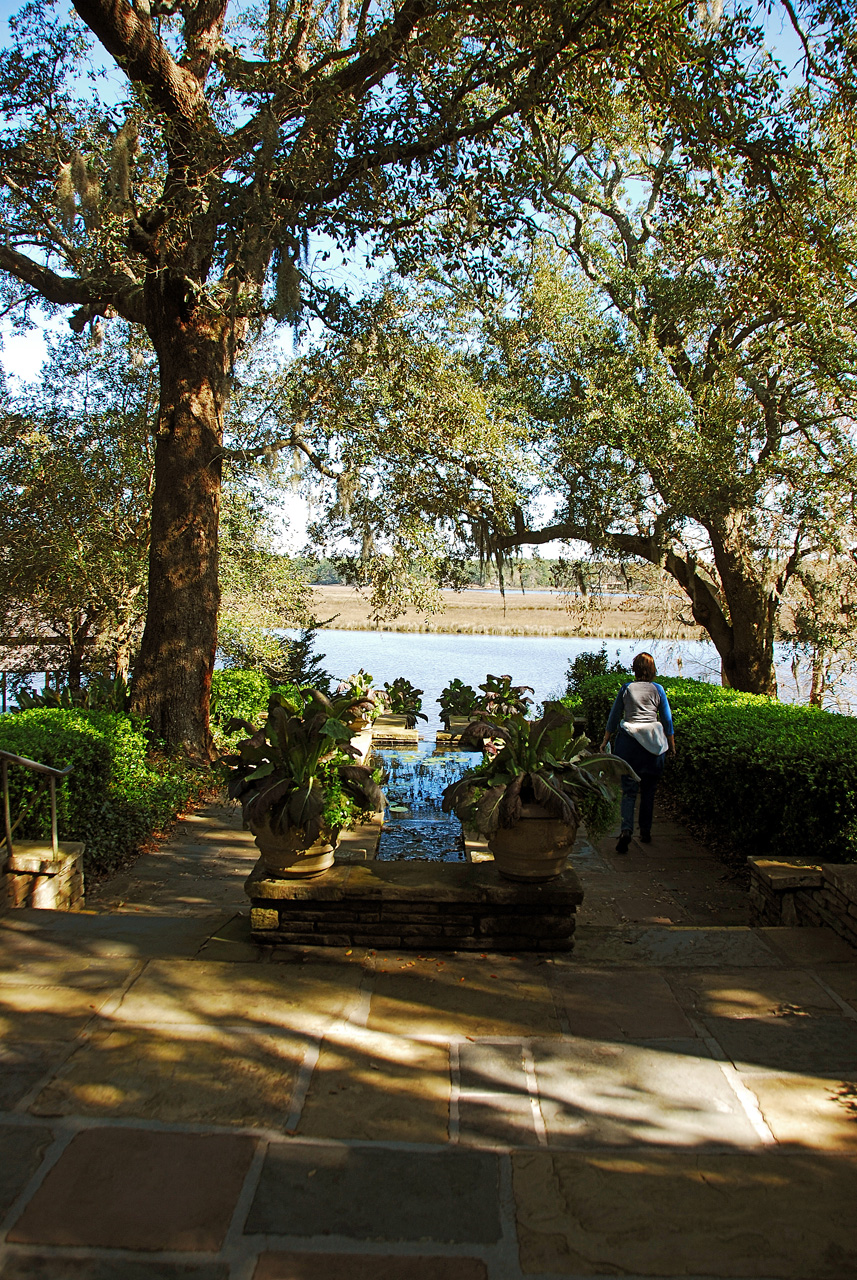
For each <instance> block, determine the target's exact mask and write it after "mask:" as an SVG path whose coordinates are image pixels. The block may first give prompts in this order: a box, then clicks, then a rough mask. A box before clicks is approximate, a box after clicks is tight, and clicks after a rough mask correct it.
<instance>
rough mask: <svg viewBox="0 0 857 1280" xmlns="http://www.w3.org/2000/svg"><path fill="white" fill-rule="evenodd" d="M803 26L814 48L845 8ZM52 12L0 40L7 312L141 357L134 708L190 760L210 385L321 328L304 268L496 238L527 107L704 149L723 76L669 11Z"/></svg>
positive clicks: (213, 575) (221, 387) (204, 654)
mask: <svg viewBox="0 0 857 1280" xmlns="http://www.w3.org/2000/svg"><path fill="white" fill-rule="evenodd" d="M824 6H825V8H826V10H829V13H828V14H827V18H828V26H829V28H830V29H832V30H833V29H836V25H835V23H836V19H838V18H840V17H842V14H840V13H838V12H834V11H835V10H837V8H843V9H844V13H845V16H846V17H847V6H844V7H843V6H841V5H840V6H837V4H836V2H835V0H830V2H828V0H824ZM715 8H716V6H714V5H712V10H714V9H715ZM74 9H75V11H76V15H77V16H76V18H73V20H72V21H71V22H70V23H67V24H63V23H62V22H60V21H58V20H57V19H56V17H55V16H54V14H53V11H52V10H51V8H50V6H49V4H48V3H47V0H32V3H30V4H29V5H27V6H26V7H25V9H23V10H22V13H21V15H20V17H19V18H18V19H17V20H15V21H14V22H13V24H12V32H13V39H12V47H11V48H10V50H9V51H8V53H7V57H6V60H5V63H4V67H3V72H2V81H0V108H2V112H3V116H4V118H5V122H6V123H5V127H4V130H3V133H2V139H0V187H2V205H3V209H2V214H3V236H2V244H0V269H2V270H3V271H4V272H5V273H6V276H7V280H8V281H9V291H10V293H11V294H12V295H13V296H12V297H11V298H10V300H9V301H10V305H11V303H12V302H14V301H16V300H17V301H20V302H23V303H25V304H26V303H28V302H29V303H32V302H33V301H34V300H36V299H39V300H41V302H42V303H45V302H47V303H48V304H50V305H53V306H55V307H57V308H69V309H72V311H73V314H72V319H71V323H72V325H73V327H75V328H76V329H78V330H79V331H82V330H83V329H84V328H85V327H86V326H87V324H94V323H98V321H99V319H100V318H102V317H103V318H109V317H111V316H113V315H118V316H121V317H123V318H124V319H126V320H128V321H130V322H132V323H134V324H138V325H140V326H142V327H143V328H144V329H145V331H146V333H147V335H148V337H149V339H150V341H151V343H152V346H153V348H154V350H155V353H156V356H157V360H158V372H159V408H158V416H157V425H156V447H155V484H154V493H153V504H152V516H151V551H150V562H149V577H148V613H147V619H146V628H145V632H144V636H143V641H142V647H141V651H140V656H139V660H138V663H137V668H136V671H135V679H134V709H135V710H136V711H137V712H139V713H142V714H143V715H145V716H147V717H148V718H149V721H150V724H151V727H152V729H153V731H154V733H155V734H156V735H157V736H159V737H161V738H163V739H164V740H165V741H166V742H167V744H168V745H170V746H177V745H179V744H184V745H186V746H188V747H189V748H190V749H191V750H192V751H194V752H195V753H205V751H206V750H207V748H208V744H209V741H210V739H209V737H208V728H207V710H208V693H209V687H210V674H211V668H212V663H213V658H214V652H215V644H216V626H217V610H218V541H217V538H218V532H217V531H218V515H219V502H220V487H221V466H222V456H221V448H222V432H223V421H224V413H225V409H226V404H227V400H228V396H229V392H230V384H231V377H232V370H233V365H234V362H235V359H236V356H237V355H238V353H239V352H240V351H241V348H242V346H243V345H244V344H245V343H246V342H247V341H248V340H249V339H250V338H251V337H252V335H253V332H254V330H255V327H256V326H257V325H258V324H259V323H260V322H261V321H262V320H263V319H264V318H265V317H266V316H275V317H278V318H280V319H284V320H287V321H289V322H297V321H298V320H299V319H300V316H301V315H302V314H310V315H312V314H315V315H316V316H319V317H321V318H323V319H324V320H326V321H328V322H333V321H335V319H336V316H337V312H338V308H339V298H338V294H337V290H336V288H335V287H334V282H333V279H332V277H330V276H325V275H324V274H323V273H322V272H321V271H320V263H319V262H318V261H316V259H315V257H313V256H312V255H311V253H310V249H311V248H312V249H314V250H315V249H317V250H318V251H319V254H321V253H322V252H323V251H329V252H330V253H331V254H333V255H334V256H335V255H336V254H337V253H338V252H339V251H340V250H342V249H345V250H346V251H350V250H352V249H353V248H354V247H355V246H357V245H363V246H366V245H368V252H369V253H370V254H371V253H372V252H383V251H385V249H387V248H396V250H397V252H399V251H402V246H404V248H405V249H407V251H408V252H410V253H411V254H412V255H413V258H414V260H418V259H419V257H420V255H421V254H423V253H424V252H425V249H426V246H427V245H428V244H430V243H442V242H443V233H442V231H441V237H440V241H438V240H437V239H436V238H435V239H434V240H433V239H432V236H427V237H426V238H425V240H424V239H423V237H422V229H423V228H426V227H429V228H434V227H436V226H440V227H441V228H442V225H443V220H444V217H445V216H446V213H448V211H449V210H450V209H451V208H454V209H455V211H456V216H459V217H460V219H461V220H463V223H464V224H465V225H466V224H467V221H468V219H469V218H471V216H473V217H476V215H477V214H478V212H479V210H480V209H486V208H490V209H491V210H492V211H493V213H494V215H495V217H496V219H497V220H498V221H499V222H500V223H502V224H503V225H504V226H507V227H508V228H509V229H511V228H512V227H513V226H514V223H515V219H516V217H517V214H518V206H519V199H520V196H521V192H520V189H519V183H518V181H517V177H516V161H515V157H514V154H513V153H510V152H509V151H508V149H505V148H504V146H503V137H502V125H503V123H504V122H505V121H508V120H510V119H512V117H513V116H514V115H515V113H517V112H525V113H527V112H532V111H534V110H536V109H538V108H539V107H542V108H547V107H548V106H550V109H551V110H552V111H554V112H555V113H557V114H558V115H560V116H568V115H574V116H575V117H576V118H578V119H580V120H591V119H597V117H598V114H599V112H600V111H601V109H602V107H605V104H607V103H608V102H609V99H610V97H611V95H612V93H613V90H614V87H615V85H617V84H619V83H621V84H623V85H629V84H632V85H635V86H637V87H638V88H639V89H640V91H641V92H643V93H645V94H646V95H648V96H649V97H650V98H651V99H652V100H653V101H661V102H663V103H667V102H668V101H670V99H671V98H675V100H676V102H677V107H678V110H679V112H680V113H683V114H685V115H687V116H688V118H691V117H695V118H696V120H697V124H700V125H701V127H702V128H703V131H704V132H705V133H706V136H708V135H712V136H716V137H718V138H720V139H721V141H725V140H727V139H728V138H729V137H731V136H733V135H735V134H736V128H735V120H734V118H733V117H734V110H733V106H734V101H735V98H734V94H732V93H727V92H725V91H724V90H723V87H722V86H721V85H719V84H718V76H717V66H718V60H719V59H720V58H721V56H723V57H725V58H726V61H727V62H729V64H730V66H731V67H732V69H733V71H734V69H735V67H736V66H737V67H739V69H740V58H738V56H737V54H736V53H735V51H734V49H733V50H732V51H731V52H730V50H729V44H728V39H727V38H726V37H721V36H718V35H716V33H715V31H714V28H715V26H716V23H714V22H713V21H712V18H711V15H710V14H709V12H708V11H707V10H706V9H705V7H704V6H702V8H701V10H700V13H701V18H702V21H700V20H699V17H698V16H697V11H696V9H693V10H692V11H685V10H684V9H682V8H677V7H676V6H674V5H673V4H672V3H671V0H618V3H617V0H531V2H529V3H526V4H523V3H513V2H512V0H398V3H397V2H396V0H377V2H375V0H372V2H371V3H370V0H362V3H361V4H359V5H356V4H352V3H350V0H269V3H265V4H262V5H257V6H252V5H251V6H248V7H246V8H242V9H240V10H239V9H238V8H237V6H236V7H235V8H234V10H232V11H230V5H229V0H185V2H184V3H181V0H133V2H131V0H74ZM728 25H729V24H724V30H727V29H728ZM745 26H746V23H745ZM724 51H725V52H724ZM734 78H735V77H734V75H733V76H732V77H731V79H732V80H734ZM677 87H678V88H677ZM605 109H606V107H605ZM738 132H740V130H738ZM525 194H526V193H525ZM438 219H439V221H438ZM477 220H478V219H477Z"/></svg>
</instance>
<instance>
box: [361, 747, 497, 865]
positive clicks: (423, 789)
mask: <svg viewBox="0 0 857 1280" xmlns="http://www.w3.org/2000/svg"><path fill="white" fill-rule="evenodd" d="M373 754H374V758H375V761H376V762H377V763H378V764H380V765H381V766H382V767H383V769H384V771H385V772H386V774H387V779H388V780H387V782H386V783H385V784H384V790H385V792H386V794H387V810H386V813H385V818H384V828H383V830H382V832H381V843H380V845H379V847H378V853H377V855H376V856H377V858H378V860H379V861H381V862H401V861H403V860H405V859H408V860H411V859H414V860H417V861H420V862H464V861H466V857H465V853H464V840H463V838H462V834H461V823H460V822H459V821H458V819H457V818H455V817H453V816H452V815H451V814H446V813H444V812H443V811H442V809H441V800H442V798H443V792H444V789H445V788H446V787H448V786H449V785H450V783H452V782H455V781H457V779H458V778H460V777H461V775H462V774H463V773H464V772H465V770H467V769H472V768H473V766H474V765H475V764H478V763H479V761H480V760H481V759H482V756H481V754H480V753H479V752H476V751H449V750H442V749H441V750H437V749H436V748H435V746H434V743H432V742H429V741H423V742H420V743H419V745H418V746H417V747H414V748H411V749H405V748H384V749H382V750H376V751H375V752H374V753H373Z"/></svg>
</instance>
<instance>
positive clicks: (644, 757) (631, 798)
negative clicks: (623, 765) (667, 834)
mask: <svg viewBox="0 0 857 1280" xmlns="http://www.w3.org/2000/svg"><path fill="white" fill-rule="evenodd" d="M613 754H614V756H618V757H619V758H620V760H626V761H627V763H628V764H629V765H630V766H631V768H632V769H633V770H634V772H635V773H638V774H639V775H640V781H639V782H637V781H636V780H635V779H634V778H630V777H628V775H627V774H624V775H623V777H622V830H623V831H631V832H633V830H634V808H635V806H636V803H637V796H638V795H639V797H640V833H641V834H642V835H644V836H645V835H648V834H649V833H650V832H651V830H652V814H653V813H654V809H655V788H656V787H657V785H658V779H659V778H660V776H661V774H662V773H663V771H664V761H665V760H666V756H665V755H664V756H656V755H653V754H652V752H651V751H647V750H646V748H645V747H642V746H640V743H639V742H637V741H636V740H635V739H634V738H632V737H631V735H630V734H629V733H626V732H625V730H624V729H620V730H619V732H618V734H617V735H616V745H615V746H614V748H613Z"/></svg>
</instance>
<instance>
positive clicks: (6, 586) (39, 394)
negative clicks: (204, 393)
mask: <svg viewBox="0 0 857 1280" xmlns="http://www.w3.org/2000/svg"><path fill="white" fill-rule="evenodd" d="M156 408H157V371H156V370H155V368H154V361H153V359H152V356H151V352H147V351H146V350H145V349H144V344H143V343H141V342H139V341H138V342H136V343H135V342H133V341H131V342H129V341H128V335H127V333H112V334H108V335H107V336H106V338H105V349H103V350H95V349H94V348H93V347H91V346H90V345H88V344H87V343H86V342H84V341H82V340H81V339H79V338H75V337H73V336H72V335H69V336H68V337H67V338H64V339H62V340H61V341H59V342H57V343H56V344H55V345H54V346H53V348H52V350H51V351H50V352H49V355H48V360H47V362H46V365H45V368H44V371H43V375H42V378H41V379H40V381H39V382H37V383H35V384H27V385H25V387H24V388H23V390H22V391H21V392H20V393H18V394H17V395H15V396H10V397H9V398H8V399H7V401H6V403H5V404H4V406H3V412H2V415H1V416H0V628H2V635H3V638H5V639H10V638H12V637H13V636H20V635H22V634H25V635H32V634H33V633H34V632H35V633H37V634H41V635H42V636H43V640H44V643H45V644H47V645H48V646H49V647H52V648H54V649H55V648H56V641H57V640H58V641H59V642H60V645H61V646H62V647H63V649H64V650H66V651H67V653H68V655H69V657H68V680H69V684H70V686H71V687H72V688H73V689H77V688H79V687H80V679H81V674H82V672H83V671H84V669H85V667H88V668H89V669H92V668H93V667H95V668H96V669H101V668H103V667H104V666H112V667H113V669H114V671H115V672H116V674H117V675H121V676H123V677H126V678H127V675H128V662H129V657H130V653H131V650H132V648H133V647H134V646H135V644H136V642H137V640H138V639H139V633H140V628H141V627H142V621H143V616H144V614H145V606H146V593H145V586H146V576H145V568H146V557H147V553H148V545H149V503H150V493H151V481H152V468H153V453H154V448H153V441H152V426H153V422H154V415H155V411H156ZM52 641H53V643H51V642H52ZM52 665H53V664H52Z"/></svg>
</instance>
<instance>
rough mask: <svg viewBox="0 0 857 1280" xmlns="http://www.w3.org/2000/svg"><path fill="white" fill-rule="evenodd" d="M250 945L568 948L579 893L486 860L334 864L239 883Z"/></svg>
mask: <svg viewBox="0 0 857 1280" xmlns="http://www.w3.org/2000/svg"><path fill="white" fill-rule="evenodd" d="M245 888H246V891H247V896H248V897H249V898H250V904H251V907H250V929H251V933H252V936H253V938H254V939H255V941H257V942H267V943H280V944H284V943H288V944H291V945H295V944H303V945H305V946H327V947H339V946H352V945H353V946H368V947H377V948H379V949H382V948H396V949H397V950H411V951H427V950H449V951H468V950H469V951H487V950H491V951H570V950H571V948H572V947H573V945H574V925H575V912H576V910H577V907H578V906H579V904H580V903H581V902H582V901H583V889H582V887H581V884H580V881H579V880H578V878H577V876H576V875H575V873H574V872H573V871H571V870H567V871H564V872H563V874H562V875H561V876H559V877H558V879H556V880H551V881H548V882H547V883H545V884H517V883H513V882H512V881H509V880H502V879H501V878H500V876H499V875H498V873H497V870H496V868H495V867H494V866H493V865H492V864H491V863H482V864H470V863H463V864H462V863H429V862H376V861H373V860H370V861H367V862H362V863H353V864H351V865H349V864H344V863H338V864H337V865H336V866H334V867H333V868H332V870H330V871H328V872H326V873H325V874H324V875H323V876H320V877H319V878H318V879H317V880H309V881H300V880H271V879H267V878H266V877H265V872H264V868H263V867H262V865H261V861H260V862H259V863H258V864H257V866H256V868H255V869H254V871H253V872H252V874H251V875H250V878H249V879H248V881H247V883H246V886H245Z"/></svg>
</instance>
